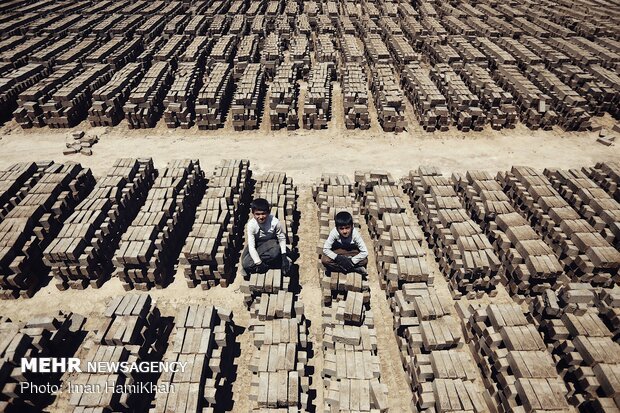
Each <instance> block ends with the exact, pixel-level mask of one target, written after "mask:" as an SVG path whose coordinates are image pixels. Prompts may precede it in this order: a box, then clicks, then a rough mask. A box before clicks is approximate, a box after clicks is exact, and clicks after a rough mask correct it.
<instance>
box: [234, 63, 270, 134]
mask: <svg viewBox="0 0 620 413" xmlns="http://www.w3.org/2000/svg"><path fill="white" fill-rule="evenodd" d="M266 89H267V85H266V83H265V73H264V70H263V69H262V67H261V65H260V64H259V63H250V64H248V65H247V67H246V68H245V71H244V72H243V75H242V76H241V78H240V79H239V81H238V82H236V89H235V94H234V96H233V100H232V106H231V108H230V111H231V113H232V116H233V127H234V128H235V130H236V131H242V130H251V129H258V127H259V126H260V121H261V116H262V107H263V101H264V99H265V93H266Z"/></svg>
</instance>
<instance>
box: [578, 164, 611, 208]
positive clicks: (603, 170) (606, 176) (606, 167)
mask: <svg viewBox="0 0 620 413" xmlns="http://www.w3.org/2000/svg"><path fill="white" fill-rule="evenodd" d="M584 172H585V173H586V175H588V177H589V178H590V179H592V180H593V181H594V182H596V183H597V184H598V185H599V186H600V187H601V188H603V189H604V190H605V191H606V192H607V193H608V194H609V195H611V196H612V197H613V198H614V199H615V200H616V201H618V202H620V162H598V163H597V164H596V165H595V166H594V168H584Z"/></svg>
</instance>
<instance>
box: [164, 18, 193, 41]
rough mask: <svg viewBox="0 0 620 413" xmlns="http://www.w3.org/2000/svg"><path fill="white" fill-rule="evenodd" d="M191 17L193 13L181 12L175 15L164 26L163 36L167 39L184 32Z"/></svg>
mask: <svg viewBox="0 0 620 413" xmlns="http://www.w3.org/2000/svg"><path fill="white" fill-rule="evenodd" d="M190 18H191V15H189V14H179V15H176V16H173V17H172V18H171V19H170V20H169V21H168V22H167V23H166V25H165V26H164V34H163V35H162V37H164V38H165V39H170V38H171V37H172V36H174V35H176V34H180V33H182V32H183V30H184V29H185V26H187V22H189V19H190Z"/></svg>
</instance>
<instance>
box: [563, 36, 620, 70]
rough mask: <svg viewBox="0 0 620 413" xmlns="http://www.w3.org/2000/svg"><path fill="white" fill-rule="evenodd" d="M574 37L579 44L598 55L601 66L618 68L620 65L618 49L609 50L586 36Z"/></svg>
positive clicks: (612, 68) (611, 68)
mask: <svg viewBox="0 0 620 413" xmlns="http://www.w3.org/2000/svg"><path fill="white" fill-rule="evenodd" d="M574 39H575V42H576V43H577V45H578V46H580V47H582V48H583V49H585V50H587V51H588V52H590V53H592V54H593V55H595V56H597V57H598V58H599V59H600V64H601V66H603V67H605V68H607V69H610V70H617V69H618V67H620V54H618V52H617V51H613V50H609V49H607V48H606V47H603V46H601V45H600V44H598V43H594V42H593V41H592V40H589V39H586V38H585V37H575V38H574Z"/></svg>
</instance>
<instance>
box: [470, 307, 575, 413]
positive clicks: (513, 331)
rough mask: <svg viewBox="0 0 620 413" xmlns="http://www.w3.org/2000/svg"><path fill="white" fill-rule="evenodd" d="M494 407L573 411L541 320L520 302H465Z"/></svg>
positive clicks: (472, 340)
mask: <svg viewBox="0 0 620 413" xmlns="http://www.w3.org/2000/svg"><path fill="white" fill-rule="evenodd" d="M458 308H459V311H460V315H461V322H462V328H463V331H464V332H465V334H466V337H467V340H468V342H469V346H470V348H471V350H472V353H473V355H474V359H475V361H476V363H477V364H478V366H479V367H480V370H481V371H482V374H483V378H482V381H483V384H484V388H485V389H484V391H483V392H482V395H483V397H484V399H485V400H486V402H487V404H488V406H489V407H490V409H491V410H492V411H525V412H534V411H540V412H542V411H569V410H570V406H569V404H568V401H567V396H568V395H569V391H568V388H567V387H566V385H565V383H564V382H563V380H562V378H561V377H560V375H558V373H557V372H556V365H557V363H556V361H555V360H554V358H553V357H552V355H551V354H550V353H549V352H548V349H547V345H546V344H545V342H544V341H543V337H542V335H541V334H540V333H539V332H538V331H537V329H536V325H534V324H533V323H531V322H530V321H528V317H526V313H524V311H523V309H522V308H521V306H519V305H518V304H516V303H508V304H490V305H481V304H470V305H469V306H468V307H465V306H464V305H463V306H459V307H458Z"/></svg>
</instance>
